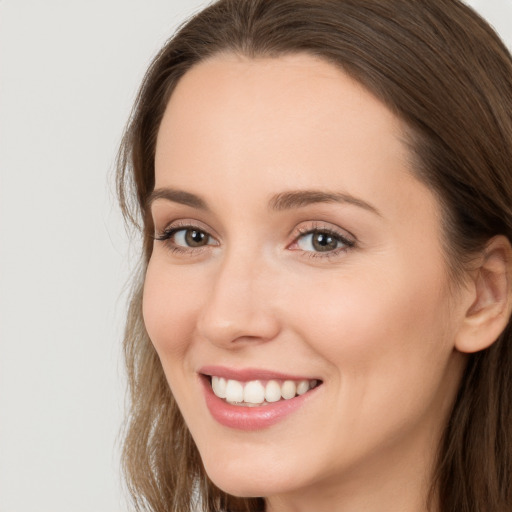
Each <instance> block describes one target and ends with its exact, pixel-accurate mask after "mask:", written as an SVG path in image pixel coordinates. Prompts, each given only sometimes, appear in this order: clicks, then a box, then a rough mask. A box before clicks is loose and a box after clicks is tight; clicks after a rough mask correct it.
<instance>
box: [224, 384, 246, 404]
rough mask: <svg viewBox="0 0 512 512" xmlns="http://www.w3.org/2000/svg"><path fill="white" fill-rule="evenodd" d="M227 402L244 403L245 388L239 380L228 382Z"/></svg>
mask: <svg viewBox="0 0 512 512" xmlns="http://www.w3.org/2000/svg"><path fill="white" fill-rule="evenodd" d="M226 400H227V401H228V402H243V401H244V387H243V386H242V384H241V383H240V382H238V381H237V380H228V382H227V384H226Z"/></svg>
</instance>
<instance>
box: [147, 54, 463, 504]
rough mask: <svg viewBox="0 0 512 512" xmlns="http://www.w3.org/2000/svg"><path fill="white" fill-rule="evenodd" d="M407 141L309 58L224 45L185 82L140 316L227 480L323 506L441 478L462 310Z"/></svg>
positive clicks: (240, 487)
mask: <svg viewBox="0 0 512 512" xmlns="http://www.w3.org/2000/svg"><path fill="white" fill-rule="evenodd" d="M403 138H404V127H403V125H402V123H401V122H400V121H399V120H398V119H397V118H396V117H395V116H394V115H393V114H392V113H391V112H390V111H389V110H388V109H387V108H386V107H385V106H384V105H383V104H382V103H381V102H379V101H378V100H377V99H376V98H374V97H373V96H372V95H370V94H369V93H368V92H367V91H366V90H365V89H363V88H362V87H361V86H360V85H359V84H358V83H357V82H354V81H353V80H352V79H350V78H349V77H348V76H347V75H345V74H344V73H343V72H341V71H340V70H338V69H337V68H335V67H333V66H332V65H330V64H327V63H325V62H324V61H321V60H318V59H315V58H313V57H311V56H307V55H295V56H287V57H280V58H276V59H260V60H249V59H244V58H240V57H237V56H234V55H227V56H219V57H215V58H213V59H211V60H209V61H206V62H203V63H201V64H199V65H197V66H196V67H195V68H193V69H192V70H190V71H189V72H188V73H187V74H186V75H185V76H184V77H183V78H182V79H181V81H180V82H179V84H178V86H177V88H176V90H175V91H174V93H173V95H172V97H171V100H170V102H169V105H168V106H167V109H166V112H165V115H164V118H163V121H162V124H161V127H160V131H159V134H158V140H157V147H156V161H155V166H156V171H155V172H156V185H155V192H154V193H153V196H152V202H151V212H152V216H153V220H154V224H155V235H156V240H155V242H154V248H153V253H152V256H151V259H150V262H149V266H148V270H147V276H146V282H145V288H144V299H143V308H144V309H143V312H144V320H145V324H146V328H147V331H148V334H149V336H150V338H151V340H152V342H153V344H154V346H155V349H156V350H157V352H158V355H159V357H160V359H161V362H162V365H163V368H164V371H165V374H166V377H167V379H168V382H169V385H170V387H171V390H172V392H173V395H174V397H175V398H176V401H177V403H178V405H179V407H180V410H181V412H182V414H183V416H184V419H185V421H186V423H187V425H188V427H189V429H190V432H191V434H192V436H193V438H194V440H195V442H196V444H197V447H198V449H199V452H200V454H201V458H202V460H203V463H204V466H205V468H206V471H207V473H208V475H209V476H210V478H211V479H212V480H213V482H214V483H215V484H217V485H218V486H219V487H220V488H222V489H223V490H225V491H227V492H229V493H231V494H234V495H242V496H267V497H271V498H274V497H280V499H282V498H283V497H286V496H288V497H292V496H299V495H300V496H302V497H303V498H304V499H305V497H306V496H313V495H315V496H316V498H317V501H316V503H317V505H318V503H319V501H318V495H322V496H329V497H331V498H332V496H334V494H333V492H337V493H345V495H347V493H349V492H352V490H353V489H356V488H360V487H361V486H364V485H368V483H371V484H372V485H373V486H375V485H378V486H380V487H378V488H382V489H388V491H389V493H390V494H391V495H392V494H393V493H395V492H396V494H397V496H405V495H407V494H408V493H409V492H410V489H416V490H417V489H418V488H420V487H421V486H423V487H424V486H425V482H426V481H427V480H428V475H429V471H430V464H431V463H432V458H433V456H434V453H435V449H436V442H437V440H438V438H439V436H440V431H441V429H442V427H443V425H444V422H445V420H446V416H447V414H448V411H449V408H450V406H451V404H452V402H453V399H454V396H455V393H456V390H457V387H458V383H459V381H460V376H461V372H462V369H463V366H464V360H463V359H462V356H461V355H460V354H458V353H457V352H456V351H455V350H454V337H455V333H456V332H457V329H458V326H459V323H460V319H461V318H462V316H463V311H462V308H461V307H460V306H459V305H458V302H457V300H456V297H455V296H454V292H453V289H452V288H451V287H450V286H449V284H450V283H449V278H448V273H447V266H446V261H445V256H444V254H443V250H442V233H441V223H440V209H439V205H438V203H437V201H436V199H435V197H434V195H433V194H432V193H431V192H430V191H429V189H428V188H426V187H425V186H424V185H423V184H422V183H420V182H419V181H418V180H417V179H416V178H415V177H414V176H413V174H412V172H411V169H410V158H409V155H408V152H407V148H406V145H405V143H404V142H403ZM212 381H215V393H216V394H217V395H221V396H223V397H225V396H226V394H227V395H228V396H227V399H228V401H226V399H225V398H220V397H218V396H216V395H215V393H214V392H213V391H212V389H211V382H212ZM286 381H289V382H286ZM248 382H250V384H248ZM226 386H227V390H226V389H225V387H226ZM244 388H245V393H246V395H245V396H244V394H243V393H244ZM279 393H281V398H280V397H279ZM282 395H284V397H285V398H283V396H282ZM244 399H245V401H243V400H244ZM229 402H242V403H241V404H240V403H237V404H231V403H229ZM246 402H254V404H252V405H253V406H251V407H249V406H248V404H247V403H246ZM387 480H389V481H390V482H391V481H392V482H393V484H392V485H391V484H388V483H387ZM376 482H378V484H376ZM402 484H403V485H406V484H408V488H407V490H404V487H403V485H402ZM427 485H428V482H427ZM394 487H396V489H394ZM374 488H376V487H374ZM333 489H336V491H333ZM349 489H351V490H350V491H349ZM413 494H414V493H413ZM416 494H417V493H416ZM367 496H368V493H367ZM368 499H370V498H368ZM270 501H272V499H271V500H270ZM411 503H412V501H411ZM318 507H319V505H318ZM317 510H320V508H317ZM365 510H366V509H365ZM395 510H396V509H395ZM409 510H414V509H413V508H410V509H409Z"/></svg>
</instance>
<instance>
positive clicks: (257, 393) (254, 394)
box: [244, 380, 265, 404]
mask: <svg viewBox="0 0 512 512" xmlns="http://www.w3.org/2000/svg"><path fill="white" fill-rule="evenodd" d="M264 400H265V388H264V387H263V385H262V384H261V382H260V381H259V380H252V381H251V382H248V383H247V384H246V385H245V388H244V402H247V403H250V404H262V403H263V401H264Z"/></svg>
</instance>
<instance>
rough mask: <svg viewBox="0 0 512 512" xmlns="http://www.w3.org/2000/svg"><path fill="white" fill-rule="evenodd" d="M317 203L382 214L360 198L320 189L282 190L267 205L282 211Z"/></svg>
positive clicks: (380, 215)
mask: <svg viewBox="0 0 512 512" xmlns="http://www.w3.org/2000/svg"><path fill="white" fill-rule="evenodd" d="M317 203H345V204H351V205H354V206H358V207H359V208H363V209H364V210H367V211H369V212H372V213H374V214H376V215H378V216H379V217H382V214H381V213H380V212H379V210H378V209H377V208H375V206H373V205H371V204H370V203H367V202H366V201H363V200H362V199H359V198H357V197H354V196H352V195H350V194H346V193H342V192H323V191H321V190H296V191H290V192H282V193H280V194H277V195H275V196H273V197H272V199H271V200H270V202H269V206H270V208H271V209H272V210H277V211H282V210H291V209H293V208H303V207H305V206H309V205H311V204H317Z"/></svg>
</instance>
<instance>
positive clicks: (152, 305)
mask: <svg viewBox="0 0 512 512" xmlns="http://www.w3.org/2000/svg"><path fill="white" fill-rule="evenodd" d="M193 282H194V281H189V282H187V281H186V280H185V279H183V278H180V273H179V272H172V273H171V272H170V271H169V268H168V265H165V264H163V262H161V261H160V258H159V257H155V258H152V259H151V260H150V262H149V265H148V269H147V273H146V278H145V283H144V295H143V303H142V313H143V318H144V324H145V326H146V330H147V332H148V335H149V337H150V339H151V341H152V343H153V345H154V347H155V349H156V351H157V353H158V355H159V357H160V358H161V359H163V358H165V360H166V361H170V362H173V361H179V360H181V359H182V358H183V356H184V354H185V352H186V350H187V348H188V346H189V344H190V341H191V338H192V334H193V329H194V326H195V323H196V314H195V311H196V309H197V307H198V306H197V305H198V303H199V296H198V292H199V290H196V289H195V287H194V286H192V285H191V283H193Z"/></svg>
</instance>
